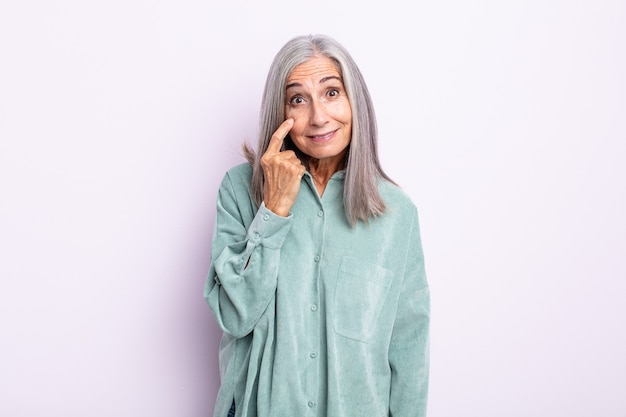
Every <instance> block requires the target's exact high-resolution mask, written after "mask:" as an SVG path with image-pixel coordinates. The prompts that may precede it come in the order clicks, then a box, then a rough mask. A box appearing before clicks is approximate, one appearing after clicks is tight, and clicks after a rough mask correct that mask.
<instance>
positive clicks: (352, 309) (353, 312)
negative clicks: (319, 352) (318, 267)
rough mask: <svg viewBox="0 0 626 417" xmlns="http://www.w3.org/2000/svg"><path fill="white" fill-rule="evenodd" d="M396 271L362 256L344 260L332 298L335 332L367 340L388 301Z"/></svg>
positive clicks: (351, 337) (342, 260) (363, 340)
mask: <svg viewBox="0 0 626 417" xmlns="http://www.w3.org/2000/svg"><path fill="white" fill-rule="evenodd" d="M392 278H393V272H391V271H390V270H388V269H385V268H383V267H381V266H378V265H375V264H371V263H367V262H363V261H362V260H360V259H356V258H351V257H344V258H342V259H341V264H340V266H339V272H338V276H337V288H336V290H335V299H334V300H333V305H334V314H333V326H334V329H335V332H336V333H338V334H340V335H342V336H345V337H348V338H350V339H355V340H360V341H362V342H368V341H369V340H370V337H371V336H372V333H373V332H374V329H375V328H376V322H377V320H378V317H379V316H380V312H381V310H382V308H383V306H384V304H385V300H386V298H387V294H388V293H389V288H390V286H391V281H392Z"/></svg>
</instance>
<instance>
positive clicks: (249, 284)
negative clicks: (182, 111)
mask: <svg viewBox="0 0 626 417" xmlns="http://www.w3.org/2000/svg"><path fill="white" fill-rule="evenodd" d="M251 176H252V168H251V167H250V165H249V164H241V165H238V166H236V167H234V168H232V169H231V170H229V171H228V173H227V174H226V175H225V177H224V179H223V180H222V183H221V186H220V189H219V193H218V197H217V215H216V223H215V231H214V238H213V246H212V258H211V267H210V271H209V275H208V278H207V282H206V287H205V291H204V295H205V298H206V300H207V302H208V303H209V306H210V307H211V309H212V311H213V313H214V315H215V318H216V320H217V322H218V323H219V325H220V326H221V328H222V329H223V331H224V334H223V337H222V341H221V344H220V358H219V359H220V377H221V387H220V390H219V394H218V398H217V402H216V405H215V414H214V416H215V417H226V416H227V414H228V410H229V408H230V406H231V404H232V401H233V398H234V400H235V403H236V416H237V417H256V416H259V417H266V416H271V417H283V416H288V417H306V416H316V417H321V416H330V417H350V416H355V417H377V416H381V417H382V416H393V417H420V416H424V415H425V414H426V399H427V393H428V361H429V357H428V335H429V330H428V328H429V313H430V297H429V289H428V284H427V281H426V275H425V272H424V259H423V253H422V246H421V241H420V234H419V226H418V217H417V209H416V207H415V205H414V204H413V203H412V202H411V200H410V199H409V198H408V197H407V195H406V194H405V193H404V192H403V191H401V190H400V188H398V187H397V186H395V185H393V184H391V183H389V182H387V181H383V180H381V181H380V185H379V190H380V193H381V196H382V198H383V199H384V201H385V203H386V204H387V212H386V214H384V215H383V216H380V217H378V218H375V219H370V221H369V224H367V223H364V222H359V223H358V224H357V225H356V226H354V227H351V226H350V224H349V223H348V221H347V219H346V216H345V211H344V206H343V178H344V172H343V171H340V172H337V173H335V175H333V177H332V178H331V180H330V181H329V182H328V185H327V186H326V189H325V191H324V194H323V196H322V197H321V198H320V197H319V195H318V193H317V191H316V189H315V186H314V185H313V181H312V178H311V176H310V175H309V174H308V173H306V174H305V175H304V177H303V179H302V185H301V187H300V192H299V194H298V197H297V199H296V202H295V204H294V206H293V207H292V209H291V213H290V214H289V216H288V217H280V216H277V215H275V214H274V213H272V212H271V211H270V210H268V209H267V208H265V206H264V205H263V204H262V205H261V207H257V206H256V205H255V204H254V202H253V200H252V198H251V196H250V179H251Z"/></svg>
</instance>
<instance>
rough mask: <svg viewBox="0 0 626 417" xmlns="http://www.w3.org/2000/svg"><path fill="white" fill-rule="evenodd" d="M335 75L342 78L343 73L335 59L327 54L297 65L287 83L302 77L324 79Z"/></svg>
mask: <svg viewBox="0 0 626 417" xmlns="http://www.w3.org/2000/svg"><path fill="white" fill-rule="evenodd" d="M329 76H335V77H339V78H341V73H340V72H339V68H338V67H337V64H336V63H335V61H333V60H332V59H330V58H327V57H325V56H314V57H312V58H310V59H309V60H308V61H305V62H303V63H302V64H300V65H298V66H296V67H295V68H294V69H293V70H292V71H291V73H289V76H288V77H287V84H290V83H293V82H295V81H298V80H302V79H310V78H313V79H314V80H316V79H322V78H324V77H329Z"/></svg>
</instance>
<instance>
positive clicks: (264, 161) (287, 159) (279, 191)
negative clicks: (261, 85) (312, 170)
mask: <svg viewBox="0 0 626 417" xmlns="http://www.w3.org/2000/svg"><path fill="white" fill-rule="evenodd" d="M292 127H293V119H287V120H285V121H284V122H283V123H281V125H280V126H279V127H278V129H276V132H274V134H273V135H272V138H271V139H270V144H269V146H268V147H267V150H266V151H265V153H264V154H263V156H262V157H261V167H262V168H263V173H264V174H265V183H264V185H263V202H264V203H265V207H267V208H268V209H269V210H271V211H273V212H274V213H276V214H278V215H279V216H283V217H287V216H288V215H289V211H290V210H291V207H292V206H293V203H294V202H295V201H296V197H297V196H298V191H300V182H301V179H302V175H304V173H305V171H306V168H305V167H304V165H303V164H302V161H300V159H298V157H297V156H296V154H295V152H293V151H291V150H287V151H281V150H280V148H281V146H282V144H283V139H285V136H287V133H289V131H290V130H291V128H292Z"/></svg>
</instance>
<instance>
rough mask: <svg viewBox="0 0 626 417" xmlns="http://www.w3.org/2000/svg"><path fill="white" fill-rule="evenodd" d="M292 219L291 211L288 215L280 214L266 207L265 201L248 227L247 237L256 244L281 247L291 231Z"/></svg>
mask: <svg viewBox="0 0 626 417" xmlns="http://www.w3.org/2000/svg"><path fill="white" fill-rule="evenodd" d="M292 219H293V214H291V213H289V216H287V217H282V216H279V215H277V214H276V213H274V212H273V211H271V210H270V209H268V208H266V207H265V203H264V202H263V203H261V207H259V210H258V211H257V213H256V215H255V216H254V219H253V220H252V223H251V224H250V227H249V228H248V233H247V238H248V240H249V241H251V242H254V243H255V245H261V246H264V247H266V248H269V249H279V248H280V247H281V246H282V245H283V242H284V241H285V238H286V237H287V234H288V233H289V229H290V228H291V222H292Z"/></svg>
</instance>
